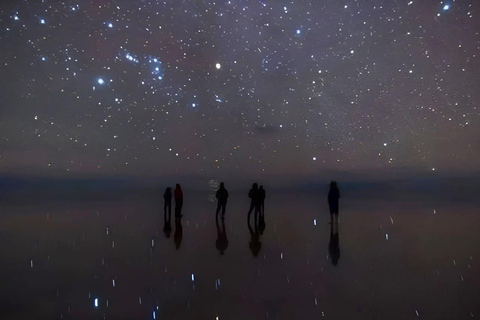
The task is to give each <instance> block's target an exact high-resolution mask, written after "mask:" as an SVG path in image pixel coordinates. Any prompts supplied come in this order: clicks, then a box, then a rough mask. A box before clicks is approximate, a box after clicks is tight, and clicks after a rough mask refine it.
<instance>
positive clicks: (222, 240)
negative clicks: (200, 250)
mask: <svg viewBox="0 0 480 320" xmlns="http://www.w3.org/2000/svg"><path fill="white" fill-rule="evenodd" d="M215 221H216V223H217V235H218V237H217V241H216V242H215V245H216V247H217V250H218V252H220V255H222V256H223V255H224V253H225V250H227V248H228V239H227V230H225V220H224V219H222V228H221V229H220V225H219V224H218V216H217V217H215Z"/></svg>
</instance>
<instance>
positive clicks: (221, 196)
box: [215, 182, 228, 219]
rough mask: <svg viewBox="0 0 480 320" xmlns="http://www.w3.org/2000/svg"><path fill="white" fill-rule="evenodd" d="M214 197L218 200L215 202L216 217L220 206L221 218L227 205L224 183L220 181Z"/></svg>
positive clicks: (223, 216)
mask: <svg viewBox="0 0 480 320" xmlns="http://www.w3.org/2000/svg"><path fill="white" fill-rule="evenodd" d="M215 198H217V200H218V204H217V213H216V217H218V213H219V212H220V208H221V209H222V219H224V218H225V208H226V206H227V199H228V191H227V189H225V184H224V183H223V182H220V188H219V189H218V190H217V194H216V195H215Z"/></svg>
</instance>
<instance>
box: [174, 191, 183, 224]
mask: <svg viewBox="0 0 480 320" xmlns="http://www.w3.org/2000/svg"><path fill="white" fill-rule="evenodd" d="M174 196H175V217H181V216H182V206H183V192H182V187H180V185H179V184H178V183H177V186H176V187H175V191H174Z"/></svg>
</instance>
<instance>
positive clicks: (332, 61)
mask: <svg viewBox="0 0 480 320" xmlns="http://www.w3.org/2000/svg"><path fill="white" fill-rule="evenodd" d="M2 3H3V2H2ZM479 10H480V3H479V2H478V1H475V0H470V1H419V0H417V1H407V0H405V1H368V2H363V1H311V2H307V1H240V0H231V1H219V2H210V1H107V0H102V1H77V2H74V1H64V2H60V1H46V0H45V1H9V2H8V3H4V4H2V7H1V20H0V27H1V38H0V41H1V49H0V50H1V53H2V60H3V64H2V72H1V74H2V76H1V78H2V106H1V110H0V139H1V140H0V141H1V144H0V157H1V158H0V171H1V172H3V173H7V172H8V173H25V172H30V173H36V174H47V175H69V174H70V175H71V174H75V173H78V174H96V173H98V174H106V175H110V174H118V173H124V174H143V175H145V174H151V175H162V174H176V173H187V174H205V175H214V174H229V173H233V172H236V173H239V174H244V173H248V174H256V173H262V172H265V173H270V174H282V173H289V174H292V173H293V174H295V173H298V174H311V173H315V172H320V171H322V170H343V171H355V170H364V169H367V170H379V171H381V172H386V171H389V170H396V169H398V168H413V169H414V170H417V171H424V172H431V171H436V172H447V171H448V172H457V171H461V170H473V169H477V167H478V156H479V155H480V148H479V138H478V137H479V136H480V130H479V128H480V127H479V126H478V118H479V110H478V107H477V105H478V102H479V101H480V94H479V92H480V90H479V88H478V83H479V70H480V68H479V67H480V63H479V57H478V55H479V54H480V37H479V30H480V23H479V21H480V20H479V19H478V14H479V13H480V12H479Z"/></svg>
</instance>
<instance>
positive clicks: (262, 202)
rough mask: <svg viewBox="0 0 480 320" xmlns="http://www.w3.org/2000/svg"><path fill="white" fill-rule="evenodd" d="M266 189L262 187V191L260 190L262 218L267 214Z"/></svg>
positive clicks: (259, 199)
mask: <svg viewBox="0 0 480 320" xmlns="http://www.w3.org/2000/svg"><path fill="white" fill-rule="evenodd" d="M265 197H266V195H265V189H263V186H260V189H258V201H259V206H260V217H263V215H264V213H265Z"/></svg>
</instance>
